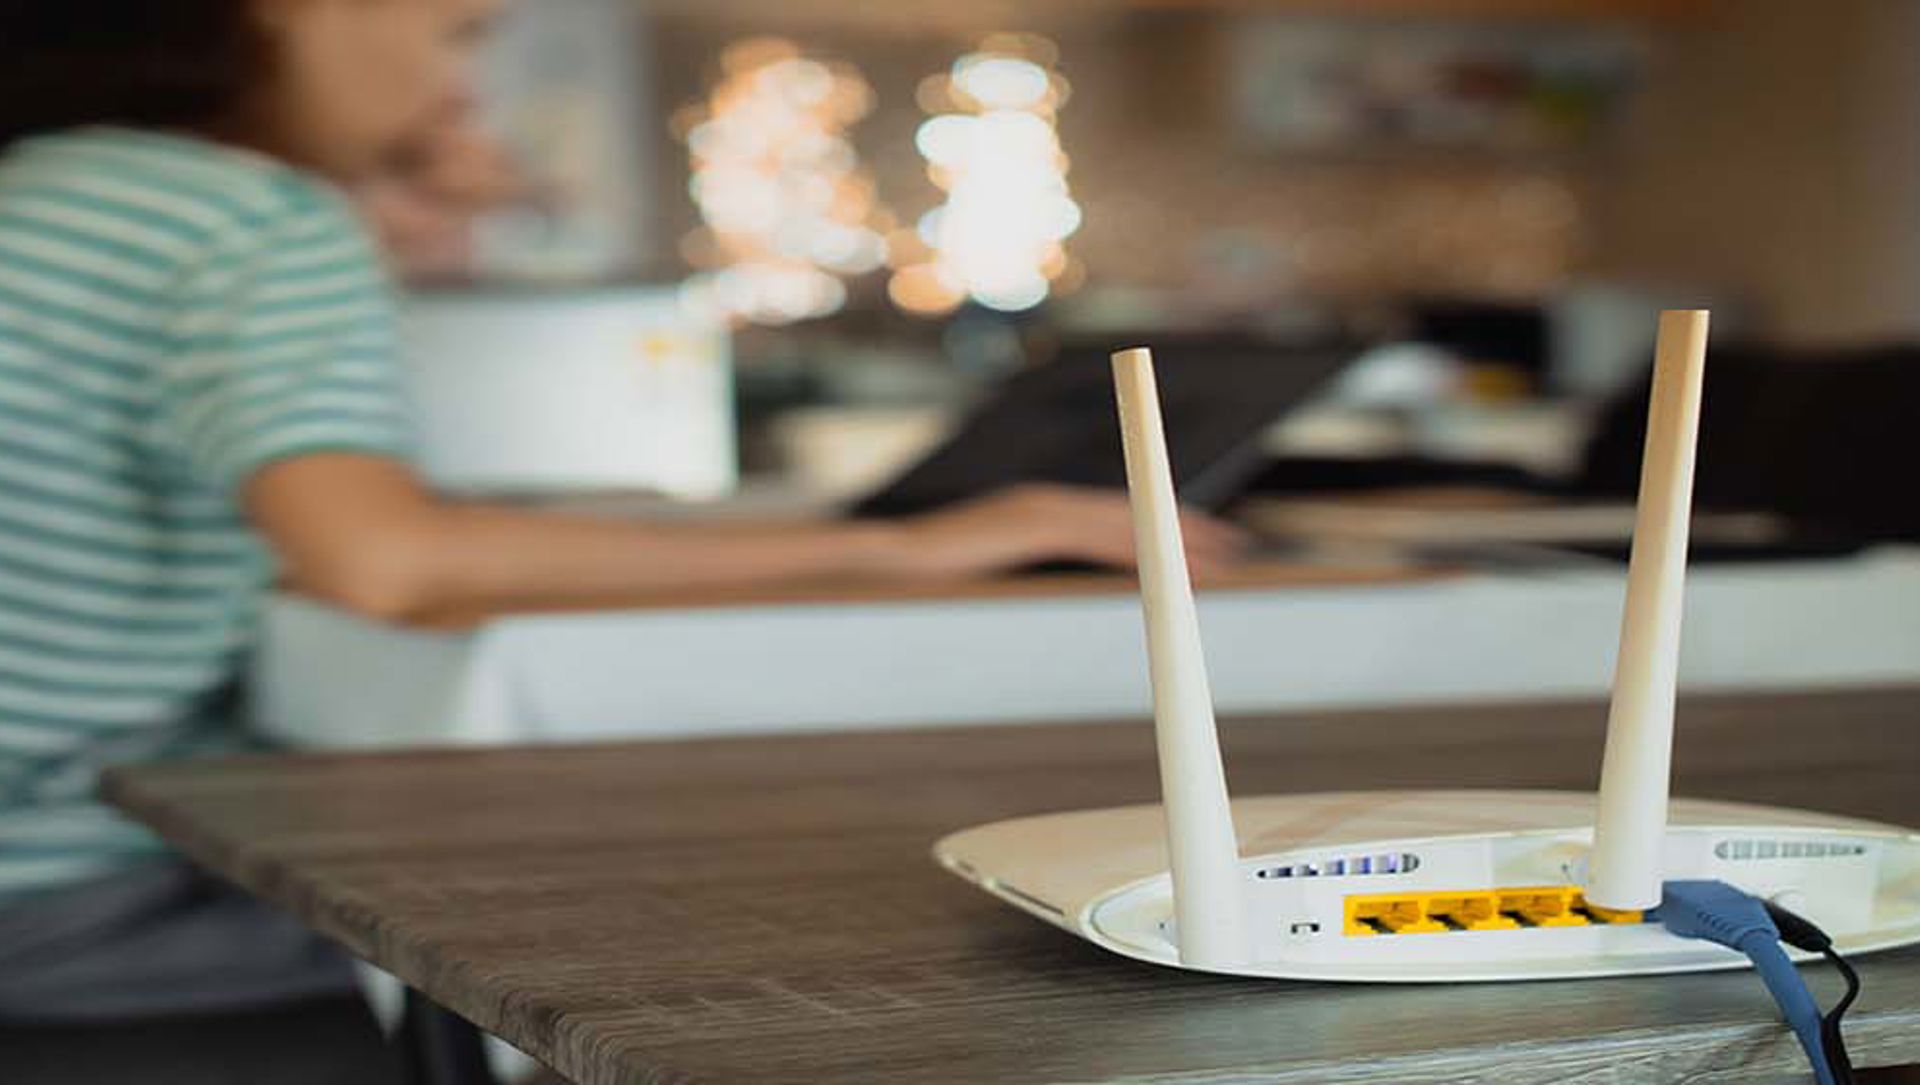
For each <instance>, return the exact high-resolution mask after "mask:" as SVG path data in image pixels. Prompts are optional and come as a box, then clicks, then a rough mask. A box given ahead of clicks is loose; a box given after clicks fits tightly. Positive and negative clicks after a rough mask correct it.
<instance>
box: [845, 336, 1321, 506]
mask: <svg viewBox="0 0 1920 1085" xmlns="http://www.w3.org/2000/svg"><path fill="white" fill-rule="evenodd" d="M1148 341H1150V342H1152V344H1153V350H1154V357H1155V360H1156V361H1157V362H1158V365H1157V366H1156V369H1157V376H1158V381H1159V386H1160V400H1161V410H1162V413H1163V414H1164V416H1165V418H1166V428H1167V437H1168V444H1169V452H1170V454H1171V456H1172V459H1173V469H1174V475H1175V477H1176V478H1178V479H1179V480H1180V496H1181V498H1182V499H1183V500H1185V501H1187V502H1189V503H1190V504H1193V505H1195V506H1198V507H1201V508H1218V507H1220V506H1221V505H1223V504H1225V503H1226V502H1228V501H1231V500H1232V499H1234V498H1236V497H1238V496H1239V495H1240V494H1241V493H1242V492H1243V491H1244V490H1245V487H1246V483H1247V481H1248V479H1249V478H1251V477H1252V476H1253V475H1255V474H1257V473H1258V472H1259V471H1260V468H1261V464H1262V462H1263V453H1262V451H1261V438H1262V437H1263V436H1264V435H1265V433H1266V430H1267V428H1268V427H1269V426H1271V425H1272V424H1273V423H1274V422H1275V421H1277V420H1278V419H1279V418H1280V417H1281V416H1282V415H1284V414H1285V413H1286V412H1287V411H1289V410H1291V409H1292V408H1293V407H1295V406H1296V405H1298V404H1299V403H1301V402H1302V401H1304V400H1305V399H1306V398H1307V397H1308V396H1309V395H1311V394H1312V393H1313V392H1314V391H1315V390H1316V389H1318V388H1319V387H1320V386H1321V385H1322V384H1324V383H1325V382H1326V381H1327V379H1328V378H1330V377H1332V376H1333V375H1334V374H1335V373H1337V372H1339V371H1340V370H1341V369H1342V368H1344V367H1345V366H1346V365H1347V363H1348V362H1350V361H1352V360H1353V359H1354V358H1355V357H1356V356H1357V355H1358V354H1359V349H1358V348H1357V347H1355V346H1353V345H1351V344H1347V343H1323V344H1318V345H1312V346H1305V345H1298V344H1293V345H1289V344H1280V343H1275V342H1272V341H1269V340H1265V339H1259V338H1253V337H1246V336H1178V335H1171V336H1170V335H1166V334H1162V333H1157V334H1154V335H1152V336H1147V337H1142V338H1141V339H1139V340H1128V339H1126V338H1124V337H1120V336H1112V335H1109V336H1103V337H1102V338H1101V340H1100V342H1099V343H1098V344H1097V345H1096V344H1083V343H1068V344H1065V345H1063V346H1062V348H1061V350H1060V352H1059V354H1058V356H1057V357H1056V358H1055V359H1054V360H1053V361H1051V362H1046V363H1043V364H1040V365H1035V366H1031V367H1029V368H1027V369H1024V370H1022V371H1020V372H1019V373H1016V374H1015V375H1014V376H1012V377H1011V378H1009V379H1008V380H1007V381H1006V382H1005V383H1003V384H1002V385H1000V387H998V388H997V389H995V391H994V393H993V395H992V396H991V397H990V398H989V399H988V400H987V401H986V402H985V403H984V404H982V405H981V406H980V407H979V408H978V409H977V410H975V411H974V412H973V414H972V415H971V416H969V417H968V419H967V420H966V421H965V422H964V423H962V425H961V426H960V428H959V430H958V431H957V432H956V433H955V434H954V436H953V437H951V438H950V439H949V440H948V441H947V442H946V443H945V444H943V445H942V446H940V447H939V448H938V449H936V450H935V451H934V452H933V453H932V454H931V455H929V456H927V457H926V458H925V459H923V460H921V461H920V462H919V463H917V464H915V465H914V466H913V467H911V468H909V469H908V470H907V471H906V472H905V473H904V474H902V475H901V476H900V477H899V478H897V479H895V480H894V481H893V482H892V483H889V484H888V485H887V486H886V487H885V488H883V489H882V490H880V491H879V492H878V493H875V494H873V495H872V496H870V497H868V498H867V499H865V500H864V501H861V502H859V503H858V504H857V505H856V506H854V508H853V510H852V512H853V514H854V515H856V516H905V515H911V514H914V513H919V512H925V511H927V510H929V509H934V508H938V507H940V506H942V505H947V504H951V503H953V502H956V501H962V500H965V499H967V498H972V497H979V496H982V495H985V494H987V493H991V492H992V491H994V490H997V489H1000V488H1002V487H1004V486H1008V485H1012V484H1016V483H1022V482H1056V483H1065V484H1070V485H1080V486H1100V487H1106V488H1112V489H1118V488H1121V487H1124V486H1125V485H1126V470H1125V466H1124V464H1123V463H1122V460H1121V454H1120V430H1119V425H1118V423H1117V422H1116V420H1115V414H1114V402H1113V372H1112V368H1111V366H1110V363H1109V361H1108V358H1109V355H1110V353H1111V351H1112V350H1113V349H1114V347H1115V346H1116V345H1118V346H1125V345H1127V344H1128V343H1129V342H1148Z"/></svg>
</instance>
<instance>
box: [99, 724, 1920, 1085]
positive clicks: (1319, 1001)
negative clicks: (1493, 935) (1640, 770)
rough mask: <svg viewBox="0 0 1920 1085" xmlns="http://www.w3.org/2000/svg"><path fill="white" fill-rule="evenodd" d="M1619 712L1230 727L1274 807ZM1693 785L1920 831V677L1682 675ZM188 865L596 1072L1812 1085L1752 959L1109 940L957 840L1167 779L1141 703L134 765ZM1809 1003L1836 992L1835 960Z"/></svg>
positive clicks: (1578, 774) (1896, 974)
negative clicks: (1304, 969) (1051, 713)
mask: <svg viewBox="0 0 1920 1085" xmlns="http://www.w3.org/2000/svg"><path fill="white" fill-rule="evenodd" d="M1603 724H1604V712H1603V710H1602V708H1601V707H1600V706H1598V705H1594V704H1561V705H1548V706H1539V705H1534V706H1511V705H1510V706H1495V707H1479V708H1464V707H1455V708H1446V709H1425V710H1415V711H1391V712H1365V713H1357V712H1344V713H1320V714H1306V715H1297V716H1288V717H1279V718H1275V719H1269V720H1246V721H1232V722H1229V723H1228V724H1227V725H1225V728H1224V740H1225V746H1226V753H1227V758H1228V766H1229V773H1230V775H1231V778H1232V781H1233V784H1234V786H1235V787H1236V788H1237V789H1239V790H1240V791H1241V792H1243V793H1246V794H1254V793H1258V792H1290V791H1306V790H1317V789H1337V788H1353V787H1428V786H1475V787H1564V788H1587V787H1590V786H1592V784H1593V782H1594V778H1595V775H1596V767H1597V765H1598V760H1599V751H1600V744H1601V740H1602V731H1603ZM1679 727H1680V739H1679V742H1678V747H1677V749H1676V755H1675V756H1676V767H1677V772H1678V777H1679V788H1678V790H1679V792H1681V793H1683V794H1688V795H1696V796H1701V797H1707V798H1722V799H1741V800H1750V801H1757V802H1767V803H1778V804H1786V805H1794V806H1805V807H1811V808H1816V809H1824V810H1830V811H1833V812H1836V813H1843V814H1852V815H1858V816H1864V817H1871V818H1879V819H1883V820H1889V821H1895V822H1901V823H1906V824H1915V823H1920V787H1916V780H1920V776H1917V775H1916V772H1917V770H1920V688H1909V689H1890V690H1876V691H1856V692H1847V693H1809V694H1804V695H1801V694H1794V695H1772V696H1766V697H1758V696H1747V697H1715V698H1705V699H1689V700H1687V701H1686V702H1685V703H1683V705H1682V709H1681V715H1680V722H1679ZM106 789H107V793H108V794H109V796H110V797H111V798H112V799H113V801H115V802H117V803H118V804H120V805H121V806H122V807H124V808H125V809H127V810H129V811H131V812H132V813H133V814H135V815H136V816H138V817H140V818H141V819H143V820H144V821H146V822H147V823H149V824H151V825H153V826H154V827H155V828H157V829H158V830H159V831H160V832H162V833H163V834H164V835H165V836H167V837H168V838H169V839H170V840H172V841H173V842H175V843H176V844H178V845H179V846H180V847H181V848H182V849H183V850H184V851H186V852H187V853H188V854H189V855H190V856H192V857H193V858H194V859H195V860H197V861H198V862H200V863H202V864H203V865H205V866H206V867H208V868H210V869H212V870H215V871H217V872H219V873H221V874H223V875H224V876H226V877H228V878H230V879H232V880H233V881H235V882H238V883H239V884H241V885H243V886H245V887H246V888H248V889H249V890H251V891H253V892H254V893H256V894H258V895H260V896H262V897H264V898H266V899H268V900H270V901H273V902H275V903H277V904H279V905H281V906H283V907H286V908H288V909H290V910H292V911H293V912H294V913H296V914H297V915H299V916H301V917H302V918H303V919H305V920H306V921H307V922H308V923H310V924H311V925H313V926H314V927H316V928H318V929H319V930H321V931H323V932H326V933H327V934H329V935H332V936H333V937H335V938H337V939H339V940H340V941H342V942H344V943H345V944H346V945H348V946H349V947H351V948H352V949H353V950H354V951H355V952H357V953H359V954H360V955H362V956H363V957H366V958H367V959H369V960H372V961H374V962H375V963H377V964H379V965H381V966H382V967H384V968H386V969H388V970H390V971H392V972H394V973H397V974H398V975H399V976H401V977H402V978H403V979H405V980H406V981H408V982H409V983H411V984H413V985H415V986H416V987H418V988H419V989H421V990H423V991H425V992H426V993H428V994H429V995H431V996H432V997H434V998H435V999H437V1000H438V1001H440V1002H441V1003H443V1004H445V1005H447V1006H448V1007H450V1008H452V1009H454V1010H456V1011H457V1012H459V1013H461V1014H463V1015H465V1016H466V1017H468V1018H470V1019H471V1020H473V1021H474V1022H475V1023H477V1024H479V1025H480V1026H482V1027H484V1028H486V1029H488V1030H490V1031H493V1032H495V1033H497V1034H499V1035H501V1036H503V1037H505V1038H506V1039H508V1040H510V1041H511V1042H513V1043H514V1044H516V1045H518V1046H520V1047H522V1048H524V1049H525V1050H526V1051H528V1052H529V1053H531V1054H533V1055H534V1056H536V1057H537V1058H539V1059H541V1060H542V1061H544V1062H546V1063H547V1064H549V1065H550V1066H552V1067H554V1068H555V1069H556V1070H558V1071H559V1072H560V1073H562V1074H563V1075H565V1076H567V1077H569V1078H571V1079H574V1080H577V1081H580V1082H588V1083H603V1082H664V1081H687V1080H705V1081H732V1080H771V1081H876V1082H878V1081H884V1082H904V1083H911V1082H923V1081H965V1082H983V1081H991V1082H1030V1081H1062V1080H1072V1081H1094V1080H1106V1081H1135V1082H1148V1081H1151V1082H1172V1081H1183V1082H1198V1081H1205V1082H1209V1083H1218V1082H1228V1081H1253V1080H1259V1081H1278V1082H1321V1081H1329V1080H1335V1079H1336V1078H1337V1079H1338V1080H1340V1081H1343V1082H1442V1081H1445V1082H1468V1081H1484V1082H1498V1081H1516V1080H1523V1079H1524V1080H1527V1081H1532V1082H1540V1081H1575V1080H1579V1081H1592V1080H1602V1079H1604V1080H1609V1081H1612V1080H1633V1081H1657V1080H1681V1079H1685V1080H1690V1081H1707V1080H1711V1081H1724V1080H1750V1079H1756V1078H1757V1079H1762V1080H1764V1079H1769V1078H1780V1079H1787V1080H1791V1079H1793V1076H1792V1075H1794V1074H1795V1073H1796V1072H1802V1073H1803V1072H1804V1071H1803V1063H1802V1062H1801V1056H1800V1054H1799V1052H1798V1050H1797V1048H1796V1047H1795V1046H1794V1044H1793V1042H1792V1040H1791V1039H1790V1038H1789V1036H1788V1034H1787V1032H1786V1030H1785V1029H1784V1028H1783V1027H1782V1026H1781V1025H1780V1024H1779V1023H1778V1019H1777V1017H1776V1016H1775V1013H1774V1011H1773V1009H1772V1007H1771V1003H1770V1002H1769V1001H1768V999H1767V997H1766V995H1765V994H1764V993H1763V992H1762V990H1761V988H1760V985H1759V984H1758V982H1757V981H1756V980H1755V979H1754V977H1753V976H1752V975H1751V974H1749V973H1745V972H1740V973H1725V974H1711V975H1693V976H1681V977H1666V978H1629V979H1614V980H1600V981H1586V982H1542V983H1528V984H1515V985H1484V986H1474V985H1467V986H1424V987H1420V986H1416V987H1366V986H1333V985H1316V984H1304V983H1283V982H1263V981H1252V980H1238V979H1222V978H1214V977H1207V976H1200V975H1194V974H1187V973H1180V972H1176V971H1171V970H1162V969H1158V968H1154V967H1151V966H1147V965H1142V964H1138V963H1133V962H1129V961H1126V960H1122V959H1118V958H1115V957H1111V956H1108V955H1106V954H1104V953H1102V952H1101V951H1099V950H1097V949H1095V948H1093V947H1091V946H1090V945H1087V944H1084V943H1082V942H1080V941H1078V940H1076V939H1074V938H1072V937H1070V936H1069V935H1067V934H1065V933H1063V932H1061V931H1058V930H1056V929H1054V928H1052V927H1049V926H1047V925H1045V924H1042V923H1040V922H1038V921H1036V920H1033V919H1031V918H1029V917H1027V916H1024V915H1021V914H1019V913H1017V912H1015V911H1013V910H1011V909H1009V908H1006V907H1005V906H1003V905H1000V904H998V903H996V902H995V901H993V900H992V899H990V898H988V897H987V896H985V895H984V894H982V893H980V892H979V891H978V890H975V889H973V888H971V887H969V886H966V885H965V884H963V883H961V882H960V881H958V880H956V879H954V878H953V877H952V876H951V875H949V874H947V873H945V872H943V871H941V870H940V869H938V868H937V867H936V866H935V865H934V863H933V862H932V861H931V860H930V859H929V858H928V846H929V845H930V844H931V843H932V842H933V841H934V840H935V839H936V838H937V837H939V836H941V835H942V834H944V833H946V832H949V831H951V830H954V829H958V828H962V827H965V826H968V825H971V824H975V823H978V822H982V821H989V820H995V819H999V818H1004V817H1011V816H1015V815H1021V814H1029V813H1037V812H1042V811H1047V810H1056V809H1070V808H1076V807H1086V806H1096V805H1104V804H1116V803H1127V802H1137V801H1150V800H1152V799H1153V798H1154V797H1155V794H1156V780H1155V774H1154V768H1153V744H1152V738H1151V734H1150V731H1149V729H1148V728H1147V727H1146V726H1145V725H1144V724H1142V723H1118V724H1078V725H1046V726H1032V727H997V728H971V729H948V730H916V731H900V732H887V733H881V734H874V733H864V734H857V735H833V736H783V737H771V738H753V739H736V740H704V741H697V742H681V743H657V744H627V745H609V746H579V747H545V748H539V749H520V750H491V751H458V752H412V753H398V754H379V755H327V756H302V757H255V758H240V759H233V760H227V761H216V762H201V763H194V764H179V765H165V766H147V767H139V768H124V769H118V770H114V771H113V772H111V773H109V774H108V777H107V781H106ZM1861 971H1862V973H1863V975H1864V977H1865V980H1866V994H1865V996H1864V998H1863V999H1862V1000H1861V1002H1860V1004H1859V1005H1858V1006H1857V1007H1856V1008H1855V1010H1854V1011H1853V1013H1852V1014H1851V1015H1850V1016H1849V1018H1848V1022H1849V1028H1848V1037H1849V1046H1850V1048H1851V1049H1852V1051H1853V1052H1854V1055H1855V1058H1856V1060H1857V1061H1858V1062H1859V1064H1860V1065H1863V1066H1865V1065H1886V1064H1897V1063H1914V1062H1920V951H1901V952H1894V953H1889V954H1882V955H1878V956H1873V957H1869V958H1866V959H1864V960H1863V961H1862V967H1861ZM1810 975H1812V976H1813V978H1814V980H1815V982H1816V984H1817V985H1818V986H1817V990H1816V993H1817V994H1818V995H1819V996H1820V997H1821V998H1822V999H1823V1001H1824V1000H1829V999H1831V998H1832V997H1833V995H1834V994H1835V987H1836V985H1835V982H1834V980H1833V978H1832V977H1831V976H1829V975H1827V974H1826V973H1825V970H1816V971H1814V972H1811V973H1810Z"/></svg>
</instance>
